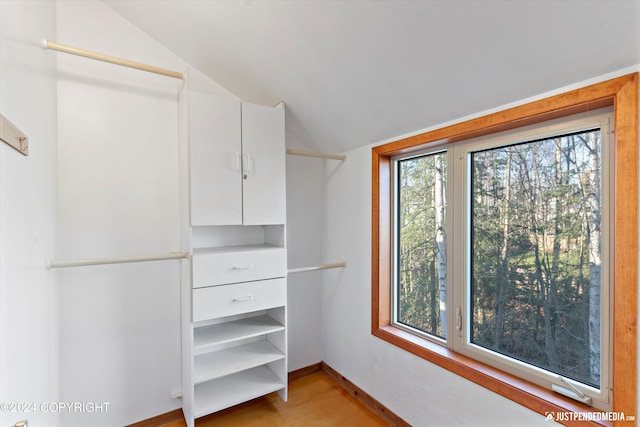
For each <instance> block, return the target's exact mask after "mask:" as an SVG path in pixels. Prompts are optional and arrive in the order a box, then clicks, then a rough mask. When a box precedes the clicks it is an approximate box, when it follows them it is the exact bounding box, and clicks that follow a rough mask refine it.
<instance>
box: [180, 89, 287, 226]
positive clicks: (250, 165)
mask: <svg viewBox="0 0 640 427" xmlns="http://www.w3.org/2000/svg"><path fill="white" fill-rule="evenodd" d="M284 153H285V145H284V108H283V107H275V108H274V107H266V106H261V105H253V104H247V103H240V102H239V101H236V100H231V99H226V98H220V97H217V96H214V95H209V94H204V93H199V92H191V94H190V157H191V225H193V226H199V225H267V224H284V223H285V217H286V205H285V191H286V187H285V156H284Z"/></svg>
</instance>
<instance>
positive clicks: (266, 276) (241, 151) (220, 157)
mask: <svg viewBox="0 0 640 427" xmlns="http://www.w3.org/2000/svg"><path fill="white" fill-rule="evenodd" d="M181 111H182V112H183V115H184V116H183V120H182V121H183V122H186V123H188V124H189V126H188V132H185V134H184V135H183V138H184V139H185V140H186V141H187V143H186V144H183V147H182V150H181V153H182V156H183V158H186V159H188V163H189V167H188V171H189V173H188V175H187V176H184V177H183V183H182V185H183V187H185V188H187V189H188V194H189V195H190V198H189V200H188V201H186V202H187V205H188V206H189V209H188V210H185V211H184V212H183V214H184V216H185V217H186V218H189V224H188V226H187V227H186V228H188V230H189V233H188V236H187V237H186V238H185V244H188V246H189V249H190V250H191V252H192V262H191V269H190V270H189V271H185V272H184V276H183V279H185V280H183V292H182V299H183V304H182V310H183V411H184V413H185V418H186V420H187V425H188V426H190V427H191V426H193V424H194V419H195V418H198V417H201V416H204V415H207V414H210V413H213V412H216V411H219V410H221V409H224V408H227V407H230V406H233V405H236V404H238V403H241V402H244V401H247V400H250V399H253V398H255V397H258V396H262V395H264V394H267V393H271V392H274V391H276V392H278V393H279V394H280V396H281V397H282V398H283V399H285V400H286V399H287V374H288V373H287V330H286V329H287V282H286V276H287V252H286V246H285V241H286V236H285V218H286V204H285V188H286V187H285V158H284V157H285V156H284V154H285V148H284V106H283V105H280V106H279V107H264V106H259V105H251V104H245V103H241V102H239V101H235V100H230V99H224V98H218V97H215V96H212V95H208V94H204V93H198V92H193V91H188V89H185V90H184V91H183V93H182V95H181ZM185 163H186V162H185ZM185 222H186V221H185Z"/></svg>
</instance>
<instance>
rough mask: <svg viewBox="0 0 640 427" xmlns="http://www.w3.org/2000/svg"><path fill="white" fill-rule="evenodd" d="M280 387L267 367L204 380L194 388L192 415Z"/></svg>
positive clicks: (201, 413) (281, 387)
mask: <svg viewBox="0 0 640 427" xmlns="http://www.w3.org/2000/svg"><path fill="white" fill-rule="evenodd" d="M284 387H285V384H284V383H283V382H282V381H280V379H279V378H278V377H277V376H276V375H275V374H274V373H273V372H272V371H271V369H269V368H268V367H267V366H259V367H257V368H254V369H250V370H248V371H242V372H239V373H237V374H234V375H229V376H226V377H222V378H218V379H216V380H213V381H208V382H206V383H203V384H199V385H196V387H195V399H194V416H195V418H198V417H202V416H204V415H207V414H210V413H212V412H216V411H219V410H221V409H225V408H228V407H230V406H233V405H236V404H238V403H241V402H245V401H247V400H250V399H254V398H256V397H259V396H263V395H265V394H268V393H271V392H274V391H277V390H280V389H283V388H284Z"/></svg>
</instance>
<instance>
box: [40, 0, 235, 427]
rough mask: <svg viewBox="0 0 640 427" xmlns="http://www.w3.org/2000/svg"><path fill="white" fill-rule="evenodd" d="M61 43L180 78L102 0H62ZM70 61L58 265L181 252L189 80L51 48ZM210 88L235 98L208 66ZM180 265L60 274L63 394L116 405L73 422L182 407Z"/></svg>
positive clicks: (61, 65)
mask: <svg viewBox="0 0 640 427" xmlns="http://www.w3.org/2000/svg"><path fill="white" fill-rule="evenodd" d="M57 22H58V30H57V35H56V39H57V41H58V42H59V43H64V44H69V45H72V46H78V47H81V48H84V49H88V50H92V51H97V52H102V53H106V54H110V55H113V56H119V57H123V58H128V59H132V60H135V61H138V62H143V63H148V64H152V65H156V66H160V67H164V68H168V69H173V70H177V71H184V70H185V69H186V67H187V64H185V63H184V62H183V61H181V60H180V59H179V58H178V57H176V56H175V55H173V54H172V53H171V52H169V51H168V50H167V49H166V48H164V47H163V46H161V45H159V44H158V43H156V42H155V41H154V40H152V39H150V38H149V37H148V36H146V35H145V34H144V33H142V32H141V31H140V30H139V29H137V28H136V27H134V26H132V25H131V24H130V23H128V22H127V21H125V20H124V19H122V18H121V17H120V16H119V15H117V14H115V13H114V12H113V11H111V9H109V8H107V7H106V6H105V5H104V4H102V3H100V2H97V1H93V0H90V1H84V0H82V1H60V2H57ZM50 54H51V55H55V56H56V58H57V62H58V129H59V138H58V139H59V147H58V175H57V182H58V251H57V257H58V259H77V258H94V257H110V256H129V255H152V254H166V253H169V252H172V251H179V250H180V242H181V239H180V232H181V219H180V209H179V188H178V182H179V174H178V172H179V171H178V164H179V162H178V103H177V96H178V93H179V91H180V89H181V87H182V85H183V82H182V81H180V80H176V79H172V78H168V77H164V76H158V75H154V74H149V73H145V72H142V71H139V70H134V69H129V68H124V67H119V66H115V65H112V64H106V63H102V62H97V61H92V60H89V59H86V58H81V57H76V56H72V55H66V54H62V53H54V52H50ZM192 76H193V84H194V86H195V87H197V88H198V89H200V90H203V91H207V92H211V93H214V94H218V95H221V96H230V94H229V93H228V92H226V91H225V90H224V89H223V88H221V87H220V86H218V85H217V84H215V82H212V81H210V80H208V79H206V78H204V77H203V76H202V75H201V74H199V73H198V72H197V71H194V72H192ZM179 263H180V261H161V262H151V263H136V264H121V265H110V266H94V267H79V268H69V269H64V270H59V272H58V274H59V289H60V297H59V307H60V346H61V355H60V373H61V391H60V393H61V399H62V401H65V402H77V401H80V402H109V406H108V411H102V412H97V413H81V412H71V413H64V414H62V420H61V424H62V425H64V426H88V425H90V426H92V427H99V426H114V425H124V424H129V423H132V422H136V421H139V420H142V419H147V418H149V417H153V416H156V415H159V414H161V413H164V412H168V411H170V410H172V409H175V408H178V407H180V406H181V401H180V400H179V399H172V398H171V397H170V395H171V393H173V392H178V391H180V390H181V375H180V369H181V341H180V277H179V266H180V264H179Z"/></svg>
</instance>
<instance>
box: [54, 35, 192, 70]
mask: <svg viewBox="0 0 640 427" xmlns="http://www.w3.org/2000/svg"><path fill="white" fill-rule="evenodd" d="M42 44H43V45H44V48H45V49H52V50H57V51H59V52H64V53H70V54H72V55H78V56H84V57H85V58H91V59H96V60H98V61H103V62H109V63H111V64H116V65H122V66H124V67H129V68H135V69H137V70H142V71H147V72H149V73H155V74H160V75H163V76H167V77H173V78H176V79H184V74H182V73H179V72H177V71H171V70H167V69H164V68H159V67H154V66H152V65H147V64H141V63H140V62H134V61H129V60H128V59H122V58H117V57H115V56H109V55H104V54H102V53H97V52H91V51H89V50H84V49H79V48H77V47H72V46H67V45H64V44H60V43H56V42H50V41H48V40H46V39H45V40H42Z"/></svg>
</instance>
